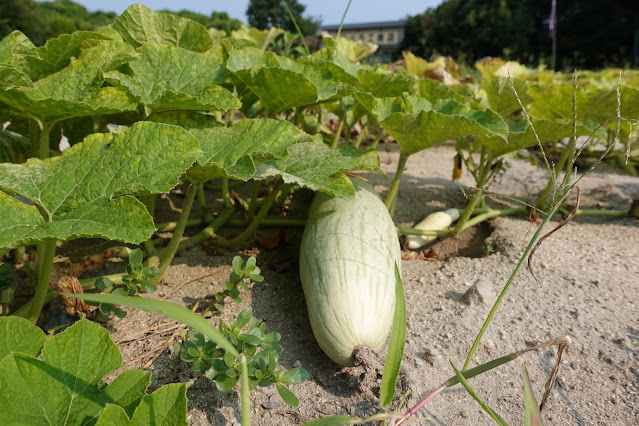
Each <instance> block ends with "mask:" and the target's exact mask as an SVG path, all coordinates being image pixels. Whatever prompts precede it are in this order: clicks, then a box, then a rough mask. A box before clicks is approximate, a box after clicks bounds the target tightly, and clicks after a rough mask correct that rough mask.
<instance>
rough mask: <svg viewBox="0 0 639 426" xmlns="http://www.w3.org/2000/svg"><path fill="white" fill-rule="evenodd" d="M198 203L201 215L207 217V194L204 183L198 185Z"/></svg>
mask: <svg viewBox="0 0 639 426" xmlns="http://www.w3.org/2000/svg"><path fill="white" fill-rule="evenodd" d="M197 204H198V206H199V207H200V216H202V218H204V217H206V195H205V194H204V184H202V183H199V184H198V185H197Z"/></svg>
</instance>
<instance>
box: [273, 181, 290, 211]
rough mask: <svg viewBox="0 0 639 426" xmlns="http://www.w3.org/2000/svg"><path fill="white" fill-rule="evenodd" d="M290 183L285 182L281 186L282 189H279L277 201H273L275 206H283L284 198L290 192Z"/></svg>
mask: <svg viewBox="0 0 639 426" xmlns="http://www.w3.org/2000/svg"><path fill="white" fill-rule="evenodd" d="M291 189H292V187H291V184H289V183H285V184H284V185H283V186H282V190H281V191H280V196H279V197H278V198H277V201H275V203H274V205H275V207H280V208H281V207H283V206H284V203H285V202H286V198H287V197H288V195H289V194H290V193H291Z"/></svg>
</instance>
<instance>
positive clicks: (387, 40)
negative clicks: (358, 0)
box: [320, 20, 406, 62]
mask: <svg viewBox="0 0 639 426" xmlns="http://www.w3.org/2000/svg"><path fill="white" fill-rule="evenodd" d="M405 27H406V21H405V20H401V21H384V22H366V23H362V24H344V25H343V26H342V32H341V35H340V37H345V38H347V39H349V40H354V41H369V42H371V43H375V44H377V45H378V46H379V49H377V52H375V54H374V55H373V57H374V60H377V61H379V62H389V61H390V60H391V58H392V55H393V53H395V51H397V49H399V46H400V44H401V43H402V41H403V40H404V28H405ZM338 29H339V25H324V26H322V27H320V31H326V32H327V33H329V34H330V35H331V36H333V37H335V36H337V30H338Z"/></svg>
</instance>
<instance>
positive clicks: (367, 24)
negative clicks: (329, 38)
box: [320, 19, 406, 31]
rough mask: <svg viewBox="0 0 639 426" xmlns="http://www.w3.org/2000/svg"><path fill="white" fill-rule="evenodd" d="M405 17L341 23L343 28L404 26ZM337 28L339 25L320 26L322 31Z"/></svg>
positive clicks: (366, 28)
mask: <svg viewBox="0 0 639 426" xmlns="http://www.w3.org/2000/svg"><path fill="white" fill-rule="evenodd" d="M405 26H406V19H401V20H399V21H379V22H362V23H359V24H344V25H342V31H343V30H368V29H373V28H391V27H405ZM338 29H339V25H322V26H320V30H323V31H337V30H338Z"/></svg>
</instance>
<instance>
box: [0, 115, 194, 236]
mask: <svg viewBox="0 0 639 426" xmlns="http://www.w3.org/2000/svg"><path fill="white" fill-rule="evenodd" d="M200 155H201V151H200V149H199V144H198V142H197V140H196V139H195V138H194V137H193V136H192V135H190V134H189V133H188V132H187V131H186V130H184V129H181V128H179V127H176V126H169V125H166V124H156V123H149V122H139V123H136V124H134V125H133V126H132V127H131V128H130V129H128V130H127V131H126V132H124V133H115V134H94V135H91V136H89V137H87V138H86V139H85V141H84V142H83V143H80V144H77V145H74V146H73V147H71V148H70V149H68V150H66V151H65V152H64V153H63V154H62V156H59V157H53V158H49V159H47V160H44V161H42V160H39V159H30V160H28V161H27V162H26V163H24V164H1V165H0V190H2V191H4V192H0V201H1V202H0V247H7V248H12V247H17V246H20V245H24V244H32V243H36V242H39V241H42V240H50V239H57V240H68V239H73V238H78V237H101V238H108V239H113V240H120V241H125V242H131V243H139V242H141V241H144V240H145V239H147V238H149V237H150V236H151V234H152V233H153V232H154V230H155V228H154V226H153V220H152V218H151V217H150V216H149V214H148V213H147V212H146V209H145V208H144V206H143V205H142V203H140V202H139V201H138V200H137V199H135V198H134V197H132V196H131V195H147V194H155V193H161V192H168V191H169V190H170V189H171V188H173V187H174V186H175V185H176V183H177V180H178V177H179V176H180V175H181V174H182V173H183V172H184V171H186V169H187V168H188V167H190V166H191V164H193V162H194V161H195V160H196V159H197V157H198V156H200ZM7 194H13V195H19V196H20V197H23V198H25V199H27V200H29V201H30V202H32V203H34V204H35V205H33V206H31V205H27V204H24V203H22V202H20V201H18V200H16V199H14V198H12V197H11V196H10V195H7Z"/></svg>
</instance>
